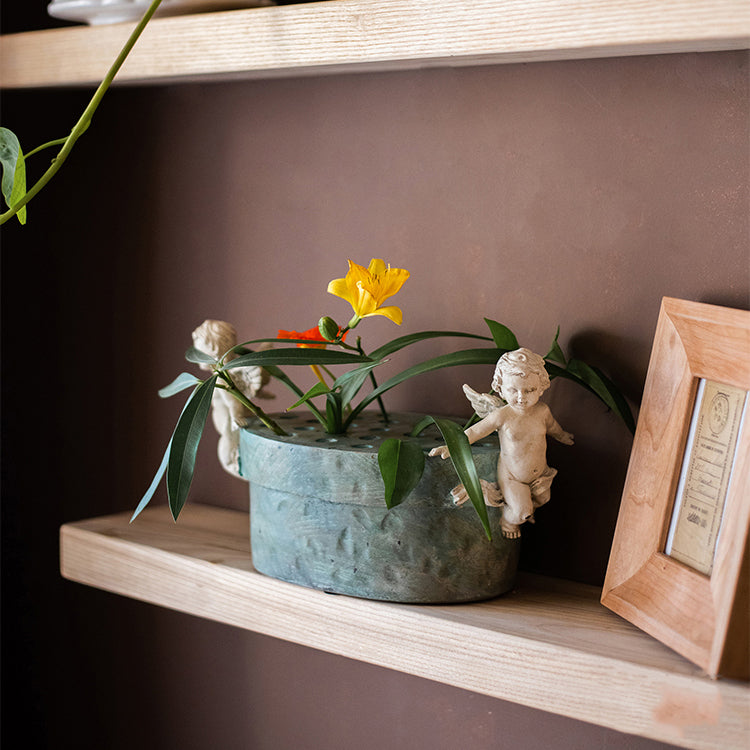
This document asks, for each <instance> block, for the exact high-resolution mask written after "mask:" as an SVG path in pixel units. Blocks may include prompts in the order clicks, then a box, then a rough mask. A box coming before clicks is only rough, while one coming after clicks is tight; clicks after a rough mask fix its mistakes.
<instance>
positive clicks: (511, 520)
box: [498, 475, 534, 539]
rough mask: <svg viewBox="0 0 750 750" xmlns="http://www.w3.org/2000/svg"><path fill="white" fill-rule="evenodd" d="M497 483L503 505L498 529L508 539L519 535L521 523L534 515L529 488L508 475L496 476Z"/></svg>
mask: <svg viewBox="0 0 750 750" xmlns="http://www.w3.org/2000/svg"><path fill="white" fill-rule="evenodd" d="M498 484H500V487H501V489H502V491H503V497H504V498H505V507H504V508H503V516H502V518H501V519H500V529H501V530H502V532H503V536H504V537H507V538H508V539H517V538H518V537H519V536H521V529H520V527H521V524H523V523H526V521H528V520H529V519H530V518H533V516H534V504H533V502H532V500H531V488H530V487H529V485H528V484H524V483H523V482H519V481H518V480H516V479H513V478H512V477H510V476H507V475H506V476H504V477H502V478H501V477H498Z"/></svg>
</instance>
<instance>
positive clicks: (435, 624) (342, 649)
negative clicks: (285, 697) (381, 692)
mask: <svg viewBox="0 0 750 750" xmlns="http://www.w3.org/2000/svg"><path fill="white" fill-rule="evenodd" d="M129 517H130V514H123V515H115V516H109V517H103V518H95V519H91V520H88V521H82V522H79V523H72V524H66V525H65V526H63V527H62V529H61V532H60V539H61V545H60V546H61V550H60V551H61V570H62V574H63V576H64V577H66V578H68V579H70V580H73V581H78V582H80V583H84V584H88V585H90V586H95V587H97V588H100V589H104V590H106V591H112V592H115V593H118V594H122V595H124V596H128V597H132V598H135V599H139V600H142V601H146V602H150V603H152V604H157V605H161V606H164V607H169V608H171V609H175V610H178V611H180V612H186V613H189V614H192V615H197V616H199V617H205V618H208V619H211V620H216V621H218V622H222V623H227V624H229V625H234V626H236V627H240V628H244V629H246V630H251V631H254V632H258V633H264V634H266V635H270V636H274V637H277V638H281V639H284V640H288V641H293V642H295V643H299V644H302V645H305V646H310V647H312V648H316V649H321V650H323V651H328V652H331V653H335V654H340V655H343V656H347V657H349V658H352V659H359V660H361V661H365V662H369V663H372V664H377V665H380V666H383V667H388V668H390V669H395V670H399V671H402V672H406V673H409V674H413V675H418V676H420V677H425V678H428V679H431V680H437V681H439V682H443V683H447V684H450V685H455V686H457V687H460V688H465V689H467V690H472V691H475V692H478V693H483V694H486V695H490V696H494V697H497V698H501V699H504V700H510V701H513V702H516V703H520V704H523V705H526V706H531V707H533V708H539V709H542V710H545V711H550V712H553V713H556V714H560V715H564V716H569V717H572V718H574V719H581V720H583V721H588V722H591V723H594V724H599V725H601V726H607V727H611V728H613V729H617V730H619V731H622V732H627V733H631V734H637V735H642V736H645V737H651V738H654V739H659V740H662V741H665V742H670V743H673V744H676V745H681V746H683V747H689V748H704V749H705V750H709V749H710V750H715V749H716V748H718V747H721V748H722V750H731V749H732V748H737V749H738V750H739V749H740V748H742V749H743V750H745V748H747V747H748V740H750V687H749V686H748V685H746V684H744V683H738V682H733V681H728V680H719V681H712V680H710V679H708V678H707V677H705V676H704V675H703V674H702V673H701V672H700V670H699V669H698V668H697V667H694V666H693V665H692V664H690V663H689V662H687V661H686V660H685V659H683V658H682V657H680V656H678V655H677V654H676V653H674V652H673V651H671V650H669V649H668V648H666V647H665V646H663V645H662V644H660V643H659V642H657V641H655V640H654V639H653V638H651V637H650V636H648V635H646V634H645V633H643V632H642V631H640V630H638V629H637V628H635V627H634V626H632V625H630V623H628V622H626V621H625V620H622V619H621V618H619V617H618V616H617V615H615V614H613V613H612V612H610V611H609V610H607V609H605V608H604V607H602V606H601V605H600V604H599V595H600V590H599V589H598V588H595V587H591V586H583V585H580V584H573V583H568V582H561V581H557V580H554V579H545V578H538V577H522V578H521V580H520V582H519V584H518V586H517V587H516V590H515V591H513V592H512V593H509V594H507V595H505V596H503V597H500V598H498V599H495V600H493V601H490V602H482V603H478V604H470V605H451V606H417V605H404V604H389V603H384V602H373V601H367V600H362V599H354V598H351V597H346V596H332V595H330V594H325V593H323V592H320V591H314V590H311V589H306V588H302V587H300V586H294V585H292V584H288V583H284V582H283V581H277V580H275V579H271V578H267V577H265V576H263V575H261V574H259V573H257V572H256V571H255V570H254V569H253V566H252V563H251V560H250V552H249V541H248V537H249V533H248V516H247V514H246V513H240V512H238V511H231V510H225V509H220V508H213V507H208V506H200V505H193V506H191V507H188V508H186V510H185V511H184V512H183V514H182V515H181V516H180V520H179V522H178V523H176V524H175V523H174V522H173V521H172V520H171V518H170V516H169V512H168V510H167V509H166V508H152V509H148V510H146V511H145V512H144V513H143V514H142V515H141V516H140V517H139V518H138V519H137V520H136V521H135V522H134V523H133V524H130V523H129ZM394 633H397V634H398V636H394Z"/></svg>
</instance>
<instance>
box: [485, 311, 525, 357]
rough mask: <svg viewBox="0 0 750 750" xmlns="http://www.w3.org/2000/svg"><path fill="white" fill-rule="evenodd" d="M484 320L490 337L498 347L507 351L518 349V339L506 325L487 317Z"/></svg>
mask: <svg viewBox="0 0 750 750" xmlns="http://www.w3.org/2000/svg"><path fill="white" fill-rule="evenodd" d="M484 322H485V323H487V325H488V326H489V329H490V333H491V334H492V339H493V341H494V342H495V346H497V348H498V349H505V350H507V351H509V352H510V351H513V350H514V349H518V339H517V338H516V335H515V333H513V331H511V330H510V328H508V326H505V325H503V324H502V323H498V322H497V321H496V320H490V319H489V318H485V319H484Z"/></svg>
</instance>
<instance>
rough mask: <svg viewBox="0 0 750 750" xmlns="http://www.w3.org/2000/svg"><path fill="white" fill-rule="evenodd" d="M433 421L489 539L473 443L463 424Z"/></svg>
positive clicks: (449, 421)
mask: <svg viewBox="0 0 750 750" xmlns="http://www.w3.org/2000/svg"><path fill="white" fill-rule="evenodd" d="M431 419H432V421H433V422H434V423H435V424H436V425H437V427H438V429H439V430H440V432H441V433H442V435H443V440H445V444H446V445H447V446H448V450H449V451H450V457H451V461H452V462H453V467H454V468H455V469H456V473H457V474H458V478H459V479H460V480H461V484H463V486H464V487H465V488H466V492H467V493H468V495H469V499H470V500H471V504H472V505H473V506H474V510H476V512H477V515H478V516H479V520H480V521H481V522H482V526H483V527H484V533H485V534H486V535H487V539H490V540H491V539H492V531H491V530H490V519H489V517H488V515H487V506H486V505H485V504H484V495H483V494H482V485H481V483H480V481H479V475H478V474H477V468H476V466H475V464H474V459H473V458H472V455H471V444H470V443H469V438H467V437H466V434H465V433H464V431H463V428H462V427H461V425H458V424H456V423H455V422H451V420H449V419H441V418H438V417H432V418H431Z"/></svg>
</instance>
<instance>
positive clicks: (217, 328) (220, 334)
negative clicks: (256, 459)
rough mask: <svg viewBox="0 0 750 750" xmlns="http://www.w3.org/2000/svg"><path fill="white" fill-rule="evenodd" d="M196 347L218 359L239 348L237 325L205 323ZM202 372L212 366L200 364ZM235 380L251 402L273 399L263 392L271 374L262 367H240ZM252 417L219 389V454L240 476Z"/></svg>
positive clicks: (215, 408) (214, 414) (214, 405)
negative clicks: (243, 433) (243, 438)
mask: <svg viewBox="0 0 750 750" xmlns="http://www.w3.org/2000/svg"><path fill="white" fill-rule="evenodd" d="M193 346H195V348H196V349H200V351H202V352H205V353H206V354H210V355H211V356H212V357H215V358H216V359H218V358H219V357H222V356H224V355H225V354H226V353H227V352H228V351H229V350H230V349H231V348H232V347H234V346H237V333H236V331H235V330H234V326H232V325H231V324H230V323H226V322H224V321H223V320H205V321H203V323H201V325H200V326H198V328H196V329H195V330H194V331H193ZM238 356H239V355H238V354H235V353H232V354H230V355H228V356H227V357H225V361H226V362H228V361H230V360H232V359H235V358H236V357H238ZM200 368H201V369H202V370H210V369H211V365H209V364H202V365H200ZM231 374H232V380H233V381H234V384H235V385H236V386H237V388H238V389H239V390H241V391H242V392H243V393H244V394H245V395H246V396H247V397H248V398H249V399H252V398H273V395H272V394H270V393H266V392H265V391H263V387H264V386H265V385H266V384H267V383H268V381H269V380H270V375H269V374H268V373H267V372H266V371H265V370H264V369H263V368H262V367H238V368H236V369H233V370H232V371H231ZM250 415H251V413H250V411H249V410H248V409H247V408H246V407H245V406H243V405H242V404H241V403H240V402H239V401H237V399H236V398H234V397H233V396H231V395H230V394H229V393H227V392H226V391H225V390H222V389H220V388H216V390H214V395H213V399H212V401H211V419H212V421H213V423H214V427H215V428H216V431H217V432H218V433H219V446H218V449H217V452H218V454H219V461H220V462H221V465H222V466H223V467H224V468H225V469H226V470H227V471H228V472H229V473H230V474H233V475H234V476H236V477H241V475H240V465H239V455H240V427H241V426H242V424H243V423H244V421H245V420H246V419H247V417H249V416H250Z"/></svg>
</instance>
